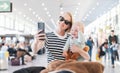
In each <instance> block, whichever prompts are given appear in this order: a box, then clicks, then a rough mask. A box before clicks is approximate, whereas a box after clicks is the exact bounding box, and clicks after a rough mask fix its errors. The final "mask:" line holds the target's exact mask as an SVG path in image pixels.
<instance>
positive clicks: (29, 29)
mask: <svg viewBox="0 0 120 73" xmlns="http://www.w3.org/2000/svg"><path fill="white" fill-rule="evenodd" d="M0 31H1V32H2V33H0V35H1V34H11V33H13V34H19V33H21V34H26V33H27V34H34V33H35V32H36V31H37V25H36V24H33V23H31V22H27V21H25V20H22V19H20V18H18V17H15V16H9V14H4V13H1V14H0ZM8 31H9V32H8Z"/></svg>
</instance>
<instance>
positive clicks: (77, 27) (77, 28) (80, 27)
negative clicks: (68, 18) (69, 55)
mask: <svg viewBox="0 0 120 73" xmlns="http://www.w3.org/2000/svg"><path fill="white" fill-rule="evenodd" d="M78 32H82V33H84V24H83V23H82V22H75V23H74V24H73V26H72V28H71V32H70V33H71V36H72V37H75V38H77V37H78Z"/></svg>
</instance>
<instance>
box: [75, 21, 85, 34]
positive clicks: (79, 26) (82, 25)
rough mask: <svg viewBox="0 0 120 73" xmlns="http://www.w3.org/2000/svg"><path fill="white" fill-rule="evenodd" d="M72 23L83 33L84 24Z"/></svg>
mask: <svg viewBox="0 0 120 73" xmlns="http://www.w3.org/2000/svg"><path fill="white" fill-rule="evenodd" d="M73 25H77V26H78V29H79V31H81V32H83V33H84V24H83V23H82V22H79V21H77V22H75V23H74V24H73Z"/></svg>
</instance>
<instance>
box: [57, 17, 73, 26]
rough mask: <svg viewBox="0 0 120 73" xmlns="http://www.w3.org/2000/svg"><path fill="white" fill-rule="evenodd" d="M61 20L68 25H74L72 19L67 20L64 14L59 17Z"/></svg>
mask: <svg viewBox="0 0 120 73" xmlns="http://www.w3.org/2000/svg"><path fill="white" fill-rule="evenodd" d="M59 21H64V23H65V24H66V25H72V22H70V21H68V20H65V18H64V17H62V16H60V17H59Z"/></svg>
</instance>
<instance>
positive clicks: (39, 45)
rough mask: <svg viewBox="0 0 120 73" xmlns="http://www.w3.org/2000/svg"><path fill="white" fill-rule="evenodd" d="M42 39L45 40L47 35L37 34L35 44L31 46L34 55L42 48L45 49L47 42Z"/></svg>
mask: <svg viewBox="0 0 120 73" xmlns="http://www.w3.org/2000/svg"><path fill="white" fill-rule="evenodd" d="M40 39H45V34H43V33H42V34H39V33H37V34H36V35H35V38H34V42H33V43H32V45H31V48H32V51H33V53H37V52H38V51H39V50H40V49H41V48H43V46H44V43H45V40H40Z"/></svg>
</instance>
